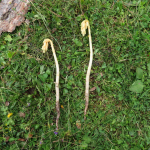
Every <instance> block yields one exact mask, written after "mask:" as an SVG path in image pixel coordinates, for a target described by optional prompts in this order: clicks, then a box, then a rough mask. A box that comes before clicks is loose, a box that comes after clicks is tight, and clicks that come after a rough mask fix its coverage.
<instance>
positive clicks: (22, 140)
mask: <svg viewBox="0 0 150 150" xmlns="http://www.w3.org/2000/svg"><path fill="white" fill-rule="evenodd" d="M18 141H21V142H24V141H26V140H25V139H22V138H20V139H18Z"/></svg>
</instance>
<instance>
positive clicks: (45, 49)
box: [42, 39, 51, 53]
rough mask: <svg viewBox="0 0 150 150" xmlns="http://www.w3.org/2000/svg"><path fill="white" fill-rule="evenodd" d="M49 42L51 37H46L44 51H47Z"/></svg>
mask: <svg viewBox="0 0 150 150" xmlns="http://www.w3.org/2000/svg"><path fill="white" fill-rule="evenodd" d="M48 42H51V40H50V39H45V40H44V41H43V46H42V50H43V53H45V52H46V51H47V49H48Z"/></svg>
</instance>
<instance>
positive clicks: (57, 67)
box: [42, 39, 60, 130]
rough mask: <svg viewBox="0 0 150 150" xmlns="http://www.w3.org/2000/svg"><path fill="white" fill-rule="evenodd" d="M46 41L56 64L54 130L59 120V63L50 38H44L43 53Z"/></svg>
mask: <svg viewBox="0 0 150 150" xmlns="http://www.w3.org/2000/svg"><path fill="white" fill-rule="evenodd" d="M48 43H50V45H51V48H52V52H53V56H54V60H55V65H56V82H55V90H56V111H57V117H56V130H58V122H59V117H60V106H59V64H58V60H57V57H56V53H55V49H54V45H53V42H52V41H51V40H50V39H45V40H44V41H43V46H42V50H43V53H45V52H46V51H47V49H48Z"/></svg>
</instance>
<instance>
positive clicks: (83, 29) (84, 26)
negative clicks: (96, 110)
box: [81, 20, 93, 119]
mask: <svg viewBox="0 0 150 150" xmlns="http://www.w3.org/2000/svg"><path fill="white" fill-rule="evenodd" d="M87 28H88V33H89V45H90V61H89V66H88V70H87V74H86V84H85V109H84V119H86V113H87V109H88V105H89V80H90V72H91V67H92V61H93V48H92V37H91V29H90V23H89V21H88V20H84V21H83V22H82V23H81V33H82V35H83V36H85V34H86V29H87Z"/></svg>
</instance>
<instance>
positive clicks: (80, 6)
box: [80, 0, 84, 15]
mask: <svg viewBox="0 0 150 150" xmlns="http://www.w3.org/2000/svg"><path fill="white" fill-rule="evenodd" d="M80 9H81V12H82V15H83V14H84V13H83V11H82V5H81V0H80Z"/></svg>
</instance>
